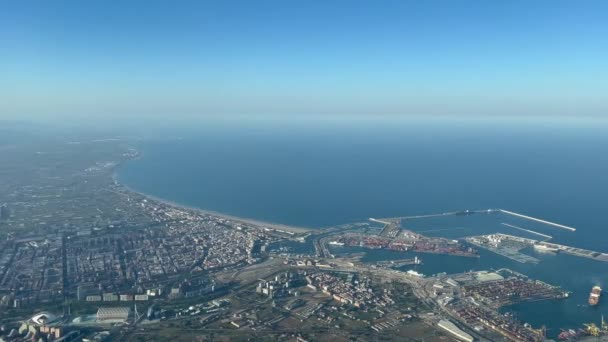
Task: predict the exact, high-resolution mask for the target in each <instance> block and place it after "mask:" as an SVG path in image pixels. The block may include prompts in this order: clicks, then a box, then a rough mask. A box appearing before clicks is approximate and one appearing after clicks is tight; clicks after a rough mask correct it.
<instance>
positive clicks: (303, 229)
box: [111, 164, 321, 234]
mask: <svg viewBox="0 0 608 342" xmlns="http://www.w3.org/2000/svg"><path fill="white" fill-rule="evenodd" d="M120 166H121V164H118V165H116V167H115V168H114V169H113V170H112V174H111V178H112V180H113V181H114V183H115V184H117V185H119V186H120V187H122V188H124V189H125V190H127V191H128V192H131V193H134V194H137V195H139V196H142V197H144V198H147V199H150V200H152V201H156V202H159V203H162V204H165V205H168V206H172V207H175V208H181V209H186V210H192V211H196V212H198V213H200V214H204V215H210V216H215V217H220V218H223V219H226V220H230V221H234V222H241V223H244V224H251V225H256V226H262V227H267V228H270V229H274V230H279V231H280V230H282V231H286V232H290V233H295V234H304V233H310V232H314V231H320V230H321V229H314V228H307V227H296V226H289V225H285V224H281V223H273V222H266V221H262V220H256V219H250V218H246V217H238V216H233V215H228V214H223V213H220V212H216V211H213V210H207V209H202V208H198V207H193V206H190V205H187V204H182V203H177V202H174V201H171V200H167V199H164V198H160V197H157V196H154V195H150V194H146V193H144V192H141V191H138V190H135V189H133V188H131V187H130V186H128V185H126V184H124V183H123V182H121V181H120V180H119V178H118V172H117V171H116V168H118V167H120Z"/></svg>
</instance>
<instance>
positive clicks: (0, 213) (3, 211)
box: [0, 203, 11, 220]
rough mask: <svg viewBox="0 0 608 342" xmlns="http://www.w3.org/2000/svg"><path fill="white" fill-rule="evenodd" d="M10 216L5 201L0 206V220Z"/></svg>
mask: <svg viewBox="0 0 608 342" xmlns="http://www.w3.org/2000/svg"><path fill="white" fill-rule="evenodd" d="M10 216H11V212H10V210H9V209H8V206H7V205H6V203H5V204H3V205H2V206H0V220H8V219H9V217H10Z"/></svg>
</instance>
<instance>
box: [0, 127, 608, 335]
mask: <svg viewBox="0 0 608 342" xmlns="http://www.w3.org/2000/svg"><path fill="white" fill-rule="evenodd" d="M1 153H2V160H3V162H2V164H0V179H1V180H2V182H0V204H1V211H0V237H1V240H0V341H108V340H126V341H147V340H167V341H168V340H184V341H190V340H196V339H218V340H250V339H263V340H277V341H313V340H314V341H327V340H345V341H346V340H361V341H364V340H398V341H403V340H408V341H445V340H458V341H474V340H483V341H485V340H492V341H543V340H545V339H546V332H545V331H544V329H543V327H533V326H530V325H529V324H526V323H525V322H521V321H519V320H518V319H517V318H516V317H515V316H513V315H510V314H509V313H504V312H503V311H500V309H501V308H503V307H506V306H508V305H512V304H515V303H522V302H528V301H540V300H560V299H562V298H566V297H568V295H569V292H568V291H567V289H561V288H559V287H557V286H554V285H551V284H547V283H544V282H541V281H538V280H534V279H529V278H528V277H526V276H525V275H522V274H519V273H517V272H514V271H511V270H509V269H501V270H488V271H478V272H468V273H463V274H438V275H434V276H425V275H423V274H421V273H419V272H417V271H416V270H415V266H416V265H418V264H420V263H422V262H423V260H424V255H425V254H426V253H434V254H449V255H455V256H458V257H465V258H466V257H469V258H478V257H479V254H478V251H477V249H476V248H484V249H493V250H494V251H495V252H496V253H499V254H503V255H505V256H508V257H511V258H514V259H516V260H519V261H521V262H530V263H534V262H535V260H533V259H530V258H531V257H530V258H528V259H526V258H525V257H521V255H520V253H519V252H518V251H519V250H521V249H522V248H524V247H525V246H531V245H539V243H538V242H537V241H534V240H524V239H517V238H514V237H510V236H505V235H491V236H482V237H471V238H469V239H467V240H466V241H456V240H449V239H445V238H439V237H427V236H424V235H421V234H419V233H415V232H413V231H410V230H407V229H405V228H403V227H402V226H401V224H400V220H397V219H385V220H381V219H378V220H376V219H370V221H369V222H360V223H353V224H346V225H342V226H337V227H330V228H327V229H323V230H308V229H304V228H297V227H286V226H282V225H274V224H267V223H262V222H255V221H250V220H246V219H240V218H234V217H228V216H223V215H220V214H216V213H210V212H204V211H200V210H195V209H190V208H185V207H180V206H177V205H174V204H171V203H167V202H163V201H161V200H158V199H154V198H151V197H148V196H145V195H142V194H139V193H137V192H135V191H133V190H130V189H128V188H127V187H125V186H124V185H122V184H120V183H119V182H118V181H117V179H116V178H115V174H114V173H115V171H116V168H117V167H119V166H120V165H121V164H123V163H125V162H127V161H128V160H131V159H135V158H138V157H139V152H138V150H137V149H135V148H133V145H131V144H128V143H127V140H126V139H122V138H114V139H97V140H91V139H66V138H55V139H52V140H36V141H32V142H28V143H23V144H15V145H4V146H2V151H1ZM465 214H468V213H465ZM543 243H544V242H543ZM288 244H300V245H307V244H308V245H310V246H311V248H310V250H309V251H308V252H296V251H294V250H293V249H291V248H289V247H285V246H287V245H288ZM332 246H357V247H360V248H363V249H364V250H372V249H388V250H394V251H409V252H415V253H417V254H418V256H416V257H415V258H403V259H400V260H392V261H380V262H363V261H362V259H361V256H358V255H349V256H343V255H342V256H340V255H334V253H333V252H332ZM549 247H550V246H549V245H547V246H545V247H542V248H549ZM556 248H558V247H556ZM590 257H600V256H598V255H594V256H590ZM606 330H607V329H606V327H605V326H604V325H603V324H602V325H601V326H590V327H588V329H587V331H574V332H572V333H571V334H570V332H568V334H569V335H568V336H566V337H567V339H573V338H582V337H583V336H589V335H591V336H600V335H602V334H603V333H604V332H605V331H606Z"/></svg>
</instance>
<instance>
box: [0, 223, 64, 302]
mask: <svg viewBox="0 0 608 342" xmlns="http://www.w3.org/2000/svg"><path fill="white" fill-rule="evenodd" d="M62 245H63V244H62V239H61V238H60V237H58V236H56V235H50V236H47V237H44V238H40V239H28V238H24V239H14V240H7V241H2V242H1V243H0V306H2V305H4V306H15V307H20V306H22V305H25V304H28V303H34V302H48V301H52V300H54V299H55V298H57V297H58V296H61V293H62V290H63V263H62V261H63V259H62V253H61V252H62Z"/></svg>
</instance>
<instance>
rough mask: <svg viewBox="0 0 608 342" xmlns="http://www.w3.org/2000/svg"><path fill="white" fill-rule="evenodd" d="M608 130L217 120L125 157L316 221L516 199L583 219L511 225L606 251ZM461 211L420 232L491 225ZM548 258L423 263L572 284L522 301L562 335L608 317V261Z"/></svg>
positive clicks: (238, 210)
mask: <svg viewBox="0 0 608 342" xmlns="http://www.w3.org/2000/svg"><path fill="white" fill-rule="evenodd" d="M607 133H608V125H607V124H606V123H605V122H602V121H592V120H591V121H583V120H580V121H579V120H568V121H566V120H561V121H556V122H551V123H548V122H545V121H542V120H495V121H474V120H461V121H456V120H428V121H413V120H412V121H383V122H358V123H354V124H353V123H337V122H332V123H323V124H322V123H307V124H301V125H295V124H285V125H279V124H268V123H258V124H251V123H249V124H247V125H244V124H243V125H239V124H232V125H211V126H205V127H193V128H192V127H191V128H190V129H189V130H188V131H182V132H180V135H181V136H180V139H162V140H161V139H151V140H147V141H145V142H143V143H141V146H140V149H141V150H142V152H143V157H142V158H141V159H139V160H136V161H132V162H129V163H127V164H126V165H125V166H123V167H122V168H121V169H120V170H119V179H120V180H121V181H122V182H124V183H125V184H127V185H129V186H130V187H132V188H134V189H136V190H139V191H142V192H145V193H149V194H151V195H154V196H158V197H161V198H165V199H168V200H171V201H175V202H178V203H182V204H186V205H190V206H196V207H200V208H204V209H209V210H214V211H218V212H222V213H226V214H231V215H236V216H242V217H249V218H255V219H260V220H265V221H271V222H277V223H283V224H290V225H296V226H308V227H326V226H331V225H336V224H342V223H348V222H354V221H364V220H367V218H369V217H392V216H408V215H416V214H426V213H439V212H445V211H457V210H464V209H485V208H504V209H508V210H511V211H515V212H521V213H525V214H528V215H531V216H535V217H540V218H543V219H547V220H550V221H555V222H559V223H562V224H565V225H568V226H573V227H576V228H578V230H577V231H576V232H568V231H565V230H560V229H557V228H549V227H542V225H534V227H532V226H531V225H530V224H528V223H527V222H522V221H517V220H511V221H509V222H512V223H513V224H516V225H521V226H524V227H527V228H529V229H534V230H539V231H540V230H542V232H543V233H548V234H549V235H552V236H554V238H555V241H556V242H561V243H566V244H569V245H575V246H578V247H583V248H589V249H593V250H599V251H608V231H606V228H608V224H607V221H606V215H607V214H608V201H607V197H608V196H607V193H608V134H607ZM463 220H464V221H457V222H442V221H433V220H430V221H425V222H424V224H422V225H421V226H419V227H412V229H414V228H415V229H418V230H420V231H423V230H431V231H435V232H433V233H429V234H434V235H441V236H446V237H460V236H465V235H473V234H479V233H480V232H487V231H488V229H490V231H491V230H492V229H493V228H488V227H490V226H489V225H484V223H483V220H482V221H481V223H476V224H472V223H469V222H467V221H466V219H464V218H463ZM526 224H527V226H526ZM452 228H462V229H452ZM503 228H504V227H503ZM443 229H445V230H443ZM510 233H511V234H514V235H521V232H520V233H519V234H516V233H515V232H514V231H513V230H511V231H510ZM374 253H389V254H390V253H392V252H386V251H382V252H374ZM531 253H533V252H531ZM386 256H387V257H388V254H387V255H386ZM538 257H539V258H541V259H542V262H541V263H540V264H538V265H536V266H531V265H523V264H518V263H515V262H511V261H509V260H507V259H504V258H502V257H499V256H496V255H493V254H491V253H485V252H482V256H481V258H480V259H478V260H477V259H475V260H474V259H466V258H455V257H447V256H437V255H425V256H424V259H425V265H423V266H421V267H422V271H423V272H424V273H427V274H432V273H438V272H444V271H445V272H448V273H450V272H462V271H467V270H470V269H487V268H500V267H511V268H513V269H516V270H518V271H522V272H523V273H527V274H530V275H532V276H535V277H537V278H539V279H542V280H545V281H548V282H551V283H554V284H557V285H561V286H563V287H564V288H565V289H567V290H570V291H573V292H574V294H573V296H572V297H571V298H570V299H567V300H565V301H560V302H544V303H531V304H523V305H518V306H516V307H514V308H513V309H514V310H516V311H517V313H518V315H519V317H520V318H521V319H522V320H525V321H527V322H530V323H532V324H533V325H536V326H539V325H541V324H546V325H547V326H548V327H549V329H550V330H549V333H550V334H551V333H553V334H555V333H558V332H559V328H560V327H567V328H573V327H578V326H580V325H581V324H582V323H583V322H587V321H592V320H594V321H597V320H599V315H600V314H601V312H602V310H605V311H606V314H607V315H608V310H606V309H605V308H608V299H607V298H608V295H606V296H607V298H604V299H605V300H604V301H603V302H602V303H601V304H600V305H599V306H598V307H595V308H590V307H588V306H586V305H585V303H586V299H587V296H588V292H589V290H590V288H591V286H593V285H594V284H596V283H599V284H605V285H606V286H607V287H608V263H601V262H596V261H592V260H586V259H581V258H575V257H571V256H567V255H540V256H538Z"/></svg>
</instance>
